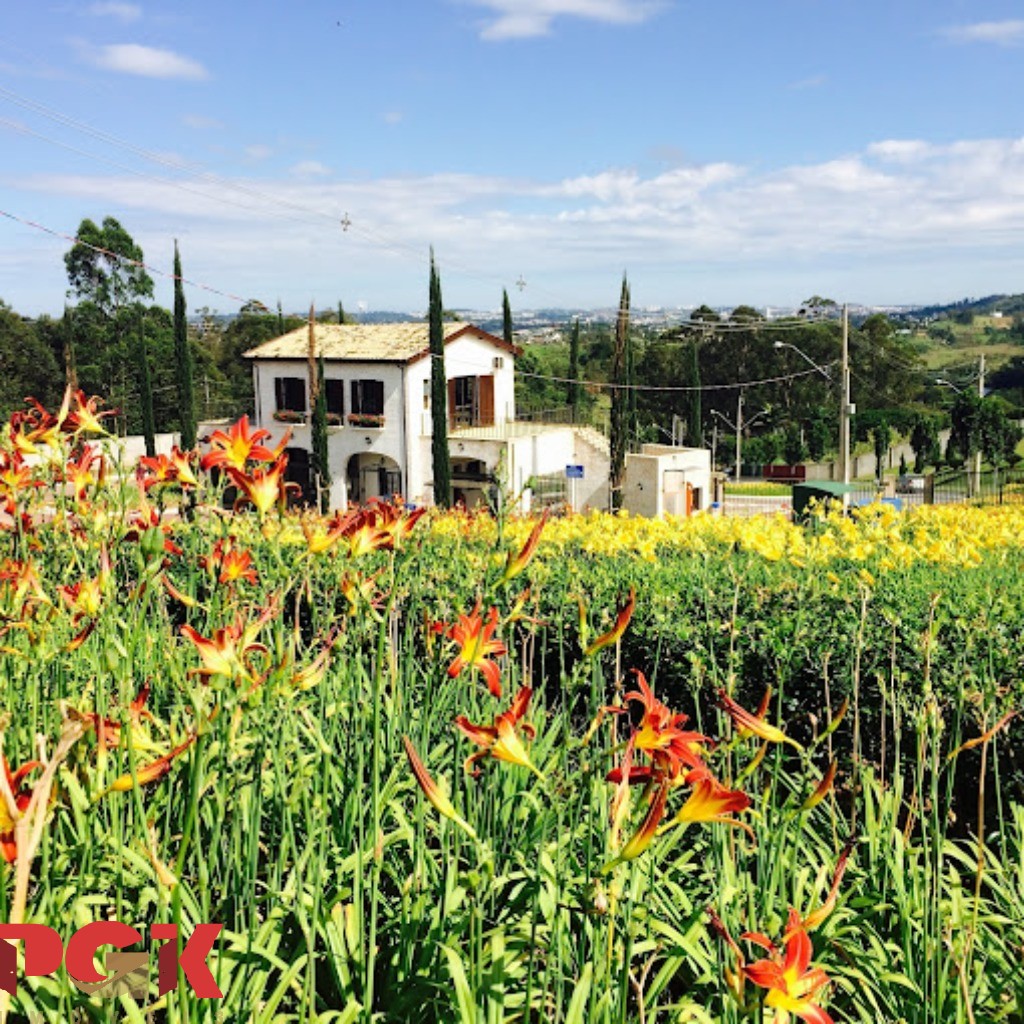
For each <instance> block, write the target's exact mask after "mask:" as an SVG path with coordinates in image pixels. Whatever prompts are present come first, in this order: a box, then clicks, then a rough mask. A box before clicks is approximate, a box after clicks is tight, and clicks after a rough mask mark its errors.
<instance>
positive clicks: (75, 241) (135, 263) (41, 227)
mask: <svg viewBox="0 0 1024 1024" xmlns="http://www.w3.org/2000/svg"><path fill="white" fill-rule="evenodd" d="M0 217H6V218H7V219H8V220H13V221H15V222H16V223H18V224H24V225H25V226H26V227H30V228H34V229H35V230H36V231H43V232H45V233H46V234H48V235H53V237H54V238H60V239H63V240H64V241H65V242H71V243H72V245H84V246H85V247H86V248H87V249H91V250H92V251H93V252H95V253H99V254H100V255H101V256H109V257H110V258H111V259H115V260H118V261H119V262H121V263H126V264H128V266H132V267H141V268H142V269H143V270H148V271H150V272H151V273H153V274H159V275H160V276H161V277H166V278H169V279H170V280H171V281H180V282H181V283H182V284H187V285H191V286H192V287H193V288H201V289H202V290H203V291H206V292H212V293H213V294H214V295H221V296H223V297H224V298H226V299H234V300H235V301H236V302H241V303H242V304H243V305H245V304H246V303H248V302H251V301H252V300H251V299H243V298H242V296H241V295H234V294H233V293H231V292H226V291H222V290H221V289H220V288H214V287H213V285H209V284H203V283H202V282H201V281H192V280H190V279H189V278H187V277H178V276H176V275H175V274H168V273H167V271H166V270H160V268H159V267H154V266H151V265H150V264H148V263H144V262H143V261H142V260H133V259H131V258H130V257H128V256H123V255H122V254H121V253H119V252H112V251H111V250H110V249H104V248H103V247H102V246H99V245H92V244H91V243H90V242H85V241H83V240H82V239H81V238H76V237H75V236H74V235H68V234H65V233H64V232H63V231H57V230H56V229H55V228H48V227H47V226H46V225H45V224H40V223H38V222H37V221H34V220H28V219H27V218H25V217H19V216H18V215H17V214H15V213H8V212H7V211H6V210H0Z"/></svg>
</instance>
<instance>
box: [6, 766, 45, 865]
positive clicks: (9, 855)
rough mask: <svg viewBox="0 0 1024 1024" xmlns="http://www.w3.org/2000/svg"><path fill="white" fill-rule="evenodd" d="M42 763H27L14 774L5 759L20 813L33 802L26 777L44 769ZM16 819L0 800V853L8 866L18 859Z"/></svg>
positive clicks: (11, 788)
mask: <svg viewBox="0 0 1024 1024" xmlns="http://www.w3.org/2000/svg"><path fill="white" fill-rule="evenodd" d="M42 767H43V764H42V762H41V761H27V762H26V763H25V764H23V765H22V766H21V767H20V768H19V769H18V770H17V771H15V772H12V771H11V768H10V765H8V763H7V758H6V757H5V758H4V759H3V770H4V772H5V773H6V775H7V786H8V788H9V789H10V791H11V795H12V796H13V797H14V803H15V805H16V807H17V809H18V811H24V810H25V809H26V808H27V807H28V805H29V804H30V803H31V802H32V789H33V787H32V786H27V785H24V784H23V783H24V780H25V776H26V775H28V774H29V772H31V771H34V770H35V769H36V768H42ZM15 824H16V822H15V819H14V818H12V817H11V812H10V808H9V807H8V806H7V801H6V800H4V799H3V798H0V852H2V853H3V858H4V860H5V861H7V863H8V864H13V863H14V862H15V861H16V860H17V859H18V847H17V845H16V843H15V841H14V826H15Z"/></svg>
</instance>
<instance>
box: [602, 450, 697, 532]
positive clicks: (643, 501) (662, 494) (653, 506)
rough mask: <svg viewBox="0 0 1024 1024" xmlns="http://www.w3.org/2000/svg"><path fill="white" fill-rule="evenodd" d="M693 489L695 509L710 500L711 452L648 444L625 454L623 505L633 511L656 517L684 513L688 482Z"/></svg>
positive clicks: (636, 513)
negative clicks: (636, 452) (638, 450)
mask: <svg viewBox="0 0 1024 1024" xmlns="http://www.w3.org/2000/svg"><path fill="white" fill-rule="evenodd" d="M687 484H689V485H690V486H691V487H693V489H694V496H693V497H694V509H695V510H696V509H698V508H699V509H706V508H708V506H709V505H710V504H711V501H712V494H711V452H710V451H708V450H707V449H705V448H673V447H672V446H671V445H660V444H645V445H644V446H643V448H642V449H641V451H640V453H639V454H631V455H627V456H626V475H625V480H624V481H623V486H622V499H623V505H624V507H625V508H626V509H628V510H629V511H630V512H631V513H633V514H634V515H641V516H649V517H651V518H656V517H658V516H661V515H665V514H666V513H668V514H673V515H683V514H684V513H685V500H686V486H687Z"/></svg>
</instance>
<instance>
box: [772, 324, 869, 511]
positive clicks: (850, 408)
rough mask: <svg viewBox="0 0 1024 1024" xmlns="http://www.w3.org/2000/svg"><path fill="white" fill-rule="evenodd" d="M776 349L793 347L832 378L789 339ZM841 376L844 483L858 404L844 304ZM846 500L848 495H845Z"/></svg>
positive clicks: (840, 418)
mask: <svg viewBox="0 0 1024 1024" xmlns="http://www.w3.org/2000/svg"><path fill="white" fill-rule="evenodd" d="M774 347H775V348H776V349H782V348H791V349H792V350H793V351H794V352H795V353H796V354H797V355H798V356H800V357H801V358H802V359H804V360H805V361H806V362H808V363H810V364H811V366H813V367H814V369H816V370H817V371H818V373H820V374H821V375H822V376H823V377H824V378H825V379H826V380H828V381H831V380H832V374H830V373H829V372H828V370H827V369H825V367H823V366H819V365H818V364H817V363H816V362H815V361H814V360H813V359H812V358H811V357H810V356H809V355H808V354H807V353H806V352H804V351H802V350H801V349H799V348H797V347H796V345H791V344H790V343H789V342H788V341H776V342H775V346H774ZM841 378H842V385H843V393H842V396H841V404H840V406H839V459H840V464H841V466H842V470H843V483H844V484H848V483H849V482H850V434H851V431H850V417H851V416H853V415H854V413H855V412H856V411H857V408H856V406H855V405H854V404H853V402H851V401H850V315H849V308H848V307H847V306H845V305H844V306H843V355H842V369H841ZM843 502H844V504H845V502H846V496H845V495H844V496H843Z"/></svg>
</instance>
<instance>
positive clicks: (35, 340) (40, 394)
mask: <svg viewBox="0 0 1024 1024" xmlns="http://www.w3.org/2000/svg"><path fill="white" fill-rule="evenodd" d="M61 376H62V374H61V371H60V367H59V365H58V363H57V360H56V359H55V358H54V355H53V352H52V351H51V350H50V348H49V347H48V346H47V345H46V344H45V343H44V342H43V341H42V340H41V339H40V337H39V334H38V333H37V331H36V330H35V328H34V327H33V325H32V324H29V323H26V321H25V320H23V319H22V318H21V317H20V316H19V315H18V314H17V313H15V312H14V310H13V309H11V307H10V306H8V305H7V304H6V303H5V302H3V301H0V417H2V419H3V420H6V419H7V417H8V416H9V415H10V414H11V413H12V412H14V411H15V410H16V409H23V408H24V407H25V399H26V398H28V397H30V396H31V397H32V398H38V399H39V401H40V402H42V403H43V404H44V405H46V406H47V407H53V406H54V405H56V404H58V403H59V400H60V390H61V389H60V387H59V385H60V383H61Z"/></svg>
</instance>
